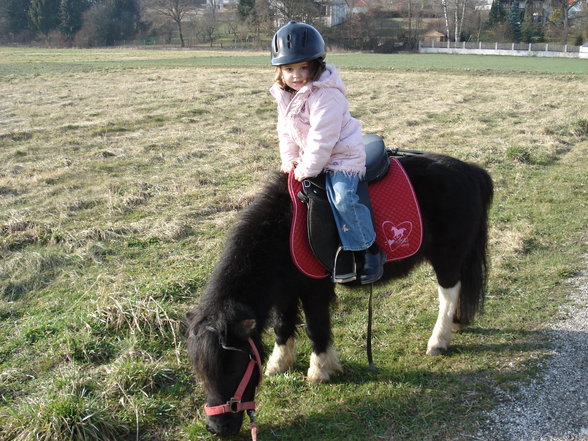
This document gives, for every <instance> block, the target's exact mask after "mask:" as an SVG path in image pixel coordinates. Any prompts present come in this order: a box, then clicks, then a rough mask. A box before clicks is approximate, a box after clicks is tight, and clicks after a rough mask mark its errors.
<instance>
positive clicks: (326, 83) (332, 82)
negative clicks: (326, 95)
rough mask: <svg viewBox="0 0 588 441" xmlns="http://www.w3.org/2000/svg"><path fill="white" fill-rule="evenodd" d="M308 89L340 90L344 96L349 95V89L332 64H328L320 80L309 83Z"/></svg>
mask: <svg viewBox="0 0 588 441" xmlns="http://www.w3.org/2000/svg"><path fill="white" fill-rule="evenodd" d="M305 87H306V86H305ZM308 87H316V88H319V89H321V88H323V87H333V88H336V89H339V90H340V91H341V93H342V94H343V95H345V94H346V93H347V89H346V87H345V84H344V83H343V80H342V79H341V77H340V76H339V72H337V69H336V68H335V66H332V65H330V64H327V68H326V70H325V71H324V72H323V73H322V74H321V77H320V78H319V79H318V80H316V81H313V82H311V83H309V84H308Z"/></svg>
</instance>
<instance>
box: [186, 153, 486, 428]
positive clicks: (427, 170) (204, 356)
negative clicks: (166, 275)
mask: <svg viewBox="0 0 588 441" xmlns="http://www.w3.org/2000/svg"><path fill="white" fill-rule="evenodd" d="M399 160H400V162H401V164H402V165H403V167H404V169H405V170H406V173H407V175H408V177H409V178H410V181H411V182H412V185H413V187H414V190H415V193H416V195H417V199H418V202H419V207H420V211H421V215H422V218H423V229H424V237H423V243H422V246H421V248H420V250H419V251H418V253H417V254H415V255H414V256H412V257H410V258H408V259H405V260H403V261H399V262H391V263H388V264H386V266H385V272H384V277H383V278H382V280H381V282H378V283H382V282H384V281H386V280H390V279H391V278H394V277H401V276H404V275H406V274H408V272H409V271H410V270H411V269H412V268H414V267H415V265H417V264H418V263H419V262H421V261H423V260H427V261H428V262H429V263H430V264H431V265H432V266H433V269H434V270H435V274H436V276H437V282H438V292H439V303H440V304H439V316H438V318H437V322H436V324H435V327H434V329H433V332H432V335H431V338H430V339H429V342H428V345H427V354H430V355H437V354H441V353H443V352H444V351H446V350H447V345H448V343H449V340H450V338H451V331H452V327H453V325H454V324H458V325H467V324H469V323H470V322H471V321H472V319H473V317H474V314H475V313H476V312H477V310H478V309H479V307H480V305H481V302H482V301H483V300H484V294H485V293H484V291H485V285H486V269H487V265H486V245H487V230H488V225H487V220H488V209H489V206H490V203H491V200H492V195H493V185H492V180H491V178H490V176H489V175H488V173H486V171H484V170H483V169H481V168H480V167H478V166H476V165H473V164H469V163H465V162H462V161H460V160H457V159H454V158H451V157H448V156H443V155H434V154H426V155H416V156H406V157H401V158H400V159H399ZM286 178H287V176H286V175H285V174H276V175H275V177H274V178H273V179H271V180H270V181H269V182H268V183H267V185H265V188H264V189H263V190H262V191H261V192H260V194H259V196H258V197H257V198H256V199H255V200H254V201H253V202H252V203H251V205H250V206H249V207H248V208H246V209H245V210H244V211H243V212H242V214H241V216H240V218H239V220H238V222H237V223H236V225H235V226H234V228H233V230H232V233H231V234H230V235H229V237H228V239H227V244H226V247H225V249H224V252H223V253H222V256H221V258H220V261H219V262H218V264H217V265H216V268H215V269H214V272H213V274H212V277H211V279H210V281H209V283H208V286H207V288H206V292H205V293H204V295H203V296H202V299H201V304H200V307H199V308H197V309H195V310H193V311H191V312H189V313H188V315H187V316H188V355H189V357H190V360H191V362H192V364H193V365H194V368H195V370H196V372H197V374H198V375H199V376H200V378H201V379H202V380H203V383H204V388H205V391H206V393H207V406H212V407H214V406H216V407H222V406H220V405H223V406H226V405H225V403H227V404H228V405H229V411H228V412H223V413H221V414H218V415H214V416H210V414H209V416H208V417H207V427H208V429H209V430H210V431H211V432H213V433H216V434H218V435H220V436H228V435H231V434H234V433H236V432H238V431H239V429H240V427H241V424H242V420H243V411H242V408H237V407H231V406H233V405H234V403H233V401H231V399H232V398H233V397H234V394H235V391H236V389H237V388H238V387H239V384H240V383H243V381H242V379H243V375H244V372H245V370H246V368H247V366H248V364H249V363H250V359H251V357H252V354H251V352H252V351H251V349H250V347H251V345H252V344H254V345H255V346H256V347H257V348H259V349H260V353H261V358H262V360H265V355H264V353H263V350H262V345H261V333H262V332H263V331H264V330H265V329H266V328H267V326H268V322H269V319H270V315H271V313H272V312H273V313H274V314H273V315H272V317H273V318H274V323H273V327H274V331H275V346H274V350H273V353H272V355H271V357H270V359H269V360H268V363H267V365H266V371H265V373H266V374H267V375H272V374H277V373H280V372H284V371H285V370H287V369H289V368H290V367H291V366H292V365H293V363H294V360H295V334H296V325H297V321H298V308H299V306H300V305H302V309H303V311H304V316H305V319H306V328H305V329H306V332H307V334H308V337H309V338H310V341H311V343H312V350H313V352H312V355H311V358H310V368H309V370H308V380H309V381H311V382H324V381H328V380H329V378H330V377H331V375H333V374H335V373H336V372H338V371H341V365H340V363H339V361H338V359H337V355H336V353H335V350H334V348H333V345H332V334H331V322H330V316H329V307H330V305H331V303H332V302H333V300H334V298H335V291H334V286H333V284H332V283H331V281H330V279H328V278H324V279H311V278H308V277H306V276H304V275H303V274H301V273H300V272H299V271H298V269H297V268H296V267H295V266H294V264H293V262H292V259H291V257H290V250H289V231H290V223H291V218H292V206H291V204H292V203H291V201H290V197H289V195H288V189H287V179H286ZM260 375H261V373H260V372H258V371H257V369H254V370H253V371H252V372H251V376H250V379H248V380H247V381H246V382H247V384H246V385H243V386H244V387H245V388H244V389H243V390H242V397H240V400H241V401H244V402H245V401H247V402H251V401H253V399H254V395H255V387H256V385H257V381H258V380H260V378H259V377H260ZM230 410H232V411H230Z"/></svg>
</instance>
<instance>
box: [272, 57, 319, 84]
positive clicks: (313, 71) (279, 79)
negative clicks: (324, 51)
mask: <svg viewBox="0 0 588 441" xmlns="http://www.w3.org/2000/svg"><path fill="white" fill-rule="evenodd" d="M286 66H287V65H283V66H276V75H275V76H274V81H275V82H276V83H277V84H278V86H280V88H282V89H283V90H285V91H287V92H294V90H293V89H291V88H290V87H288V85H287V84H286V83H285V82H284V77H283V76H282V67H286ZM308 68H309V73H310V80H311V81H316V80H318V79H319V78H320V77H321V75H322V73H323V72H324V71H325V70H326V69H327V67H326V64H325V60H324V58H316V59H314V60H312V61H309V62H308Z"/></svg>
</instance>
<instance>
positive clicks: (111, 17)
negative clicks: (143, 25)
mask: <svg viewBox="0 0 588 441" xmlns="http://www.w3.org/2000/svg"><path fill="white" fill-rule="evenodd" d="M139 19H140V17H139V7H138V5H137V2H136V1H135V0H104V1H101V2H99V3H96V4H95V5H94V6H93V7H92V8H90V9H89V10H88V11H87V12H86V13H85V14H84V18H83V22H84V23H83V27H82V29H81V30H80V32H79V33H78V35H77V36H76V42H77V43H78V44H80V45H82V46H112V45H113V44H115V43H117V42H119V41H122V40H125V39H127V38H131V37H132V36H134V34H135V33H136V31H137V28H138V25H139Z"/></svg>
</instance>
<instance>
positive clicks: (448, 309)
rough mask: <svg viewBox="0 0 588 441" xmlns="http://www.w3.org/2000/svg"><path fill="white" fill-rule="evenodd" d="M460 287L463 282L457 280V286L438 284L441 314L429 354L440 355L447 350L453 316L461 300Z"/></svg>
mask: <svg viewBox="0 0 588 441" xmlns="http://www.w3.org/2000/svg"><path fill="white" fill-rule="evenodd" d="M460 289H461V282H457V284H456V285H455V286H452V287H450V288H443V287H442V286H441V285H439V286H438V293H439V315H438V316H437V322H436V323H435V327H434V328H433V333H432V334H431V338H429V343H428V344H427V355H440V354H443V353H444V352H445V351H447V346H448V345H449V342H450V340H451V331H452V327H453V317H454V315H455V311H456V309H457V303H458V302H459V291H460Z"/></svg>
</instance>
